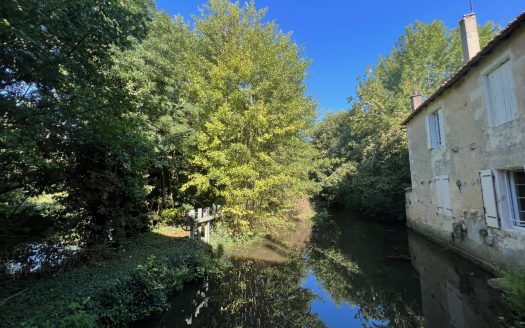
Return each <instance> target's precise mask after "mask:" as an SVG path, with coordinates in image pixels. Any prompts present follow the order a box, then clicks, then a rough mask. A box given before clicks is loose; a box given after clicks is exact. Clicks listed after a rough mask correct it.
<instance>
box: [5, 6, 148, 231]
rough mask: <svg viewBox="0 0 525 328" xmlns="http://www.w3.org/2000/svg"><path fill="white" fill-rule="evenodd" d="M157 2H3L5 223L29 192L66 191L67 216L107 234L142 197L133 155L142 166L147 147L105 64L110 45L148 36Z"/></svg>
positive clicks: (122, 46) (108, 60) (119, 47)
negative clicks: (143, 144)
mask: <svg viewBox="0 0 525 328" xmlns="http://www.w3.org/2000/svg"><path fill="white" fill-rule="evenodd" d="M151 8H152V6H151V4H150V2H149V1H148V0H127V1H102V0H89V1H84V0H82V1H80V0H78V1H76V0H71V1H70V0H67V1H64V0H50V1H35V0H6V1H2V2H1V3H0V39H1V40H2V43H1V46H0V47H1V49H0V56H1V57H0V63H1V64H0V65H1V66H0V108H2V115H1V117H0V122H1V125H2V129H0V149H1V151H0V167H1V169H2V175H1V177H0V186H1V187H0V202H1V210H2V214H3V215H2V217H1V218H0V219H1V220H3V223H5V224H2V226H3V227H5V226H8V225H9V224H10V223H12V222H11V221H12V219H13V214H14V213H15V212H16V209H17V208H19V205H20V202H23V201H24V200H25V199H26V198H27V197H29V196H34V195H38V194H41V193H43V192H47V193H54V192H64V194H63V198H62V203H63V204H64V205H65V206H66V207H67V208H68V210H70V211H69V212H70V213H72V214H74V215H73V216H68V217H67V221H73V222H70V223H72V225H76V226H84V227H91V228H92V229H91V231H93V232H96V233H95V234H99V235H104V231H103V230H106V228H107V227H108V222H116V221H118V220H121V218H122V217H123V216H124V213H125V212H127V211H129V210H130V209H131V208H132V207H135V206H134V205H133V204H134V203H135V201H137V199H140V198H141V197H142V195H143V194H144V190H142V188H141V187H140V185H141V180H142V179H143V177H142V175H141V172H140V170H131V169H130V164H131V157H137V158H138V159H139V160H137V163H138V166H139V167H140V165H142V164H141V160H140V158H144V156H142V154H144V153H145V152H146V148H145V147H142V146H140V145H138V146H137V142H138V143H139V144H140V143H141V141H140V140H141V138H140V136H137V135H136V134H135V133H134V131H133V124H134V123H133V122H134V121H133V120H132V119H131V118H130V117H129V116H127V115H126V114H125V111H126V109H127V108H128V107H127V103H128V100H127V95H126V94H125V93H123V92H121V88H120V87H121V85H119V81H117V80H115V79H113V78H111V77H110V75H109V71H110V70H111V67H112V65H113V60H112V56H113V53H114V52H115V51H120V50H122V49H125V48H127V47H130V46H131V45H132V42H133V41H134V40H137V39H140V38H142V37H143V36H144V34H145V32H146V24H147V21H148V20H149V17H150V13H151ZM127 125H128V126H127ZM130 128H131V129H130ZM126 189H127V190H126ZM73 217H74V219H73ZM110 225H112V224H110Z"/></svg>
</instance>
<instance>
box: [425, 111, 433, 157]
mask: <svg viewBox="0 0 525 328" xmlns="http://www.w3.org/2000/svg"><path fill="white" fill-rule="evenodd" d="M430 116H431V115H427V117H426V120H425V123H426V125H427V147H428V149H432V137H431V134H432V132H431V131H430Z"/></svg>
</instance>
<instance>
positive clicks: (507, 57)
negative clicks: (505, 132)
mask: <svg viewBox="0 0 525 328" xmlns="http://www.w3.org/2000/svg"><path fill="white" fill-rule="evenodd" d="M507 62H509V64H510V65H511V70H510V74H511V79H510V89H511V94H512V95H513V96H512V99H509V101H511V102H512V106H513V109H514V111H513V113H511V118H510V119H508V120H507V121H505V122H500V123H498V124H496V122H495V117H494V113H495V108H494V104H493V103H492V97H491V90H490V81H489V75H490V74H491V73H493V72H494V71H495V70H497V69H498V68H500V67H501V66H502V65H504V64H505V63H507ZM482 77H483V85H484V88H485V102H486V108H487V110H486V112H487V117H488V122H489V126H490V127H492V128H494V127H498V126H501V125H503V124H505V123H508V122H512V121H514V120H516V119H517V118H518V102H517V97H516V96H517V95H516V87H515V83H514V74H513V71H512V57H511V54H510V51H506V52H505V53H504V54H502V55H501V56H500V57H498V58H497V59H496V60H494V63H493V64H492V65H490V66H489V67H488V68H487V69H485V70H484V71H483V72H482Z"/></svg>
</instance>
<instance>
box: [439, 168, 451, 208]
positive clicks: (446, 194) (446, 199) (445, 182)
mask: <svg viewBox="0 0 525 328" xmlns="http://www.w3.org/2000/svg"><path fill="white" fill-rule="evenodd" d="M441 184H442V186H443V190H442V192H443V196H442V197H443V208H444V211H445V215H447V216H452V203H451V200H450V185H449V179H448V176H444V177H443V178H442V180H441Z"/></svg>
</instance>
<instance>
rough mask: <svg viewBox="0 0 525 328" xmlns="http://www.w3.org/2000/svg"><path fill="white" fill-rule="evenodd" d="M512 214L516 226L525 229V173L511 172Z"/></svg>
mask: <svg viewBox="0 0 525 328" xmlns="http://www.w3.org/2000/svg"><path fill="white" fill-rule="evenodd" d="M507 178H508V179H509V187H510V195H511V204H510V205H511V209H512V211H511V213H512V223H513V224H514V226H517V227H522V228H525V171H523V170H519V171H509V172H508V173H507Z"/></svg>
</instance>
